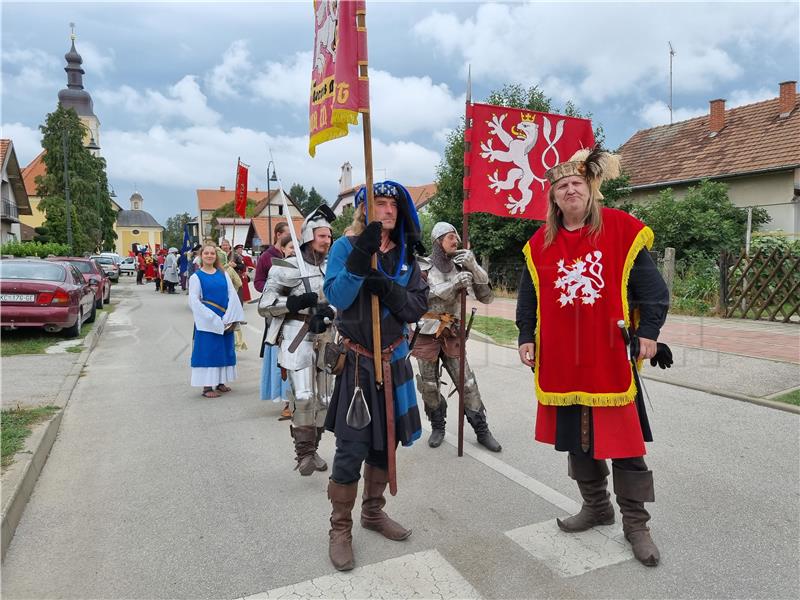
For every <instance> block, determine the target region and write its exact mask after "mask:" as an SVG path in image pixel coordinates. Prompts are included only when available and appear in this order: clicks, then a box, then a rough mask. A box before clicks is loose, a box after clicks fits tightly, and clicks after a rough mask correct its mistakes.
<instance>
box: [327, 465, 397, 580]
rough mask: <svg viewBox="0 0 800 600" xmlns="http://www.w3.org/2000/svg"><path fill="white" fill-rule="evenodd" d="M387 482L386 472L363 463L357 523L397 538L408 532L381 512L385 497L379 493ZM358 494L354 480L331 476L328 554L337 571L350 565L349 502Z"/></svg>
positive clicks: (352, 503) (350, 566)
mask: <svg viewBox="0 0 800 600" xmlns="http://www.w3.org/2000/svg"><path fill="white" fill-rule="evenodd" d="M388 483H389V476H388V473H387V472H386V471H384V470H382V469H377V468H375V467H372V466H370V465H364V495H363V497H362V503H361V526H362V527H364V528H365V529H371V530H373V531H377V532H378V533H380V534H381V535H383V536H384V537H386V538H388V539H390V540H393V541H401V540H404V539H406V538H407V537H408V536H410V535H411V530H410V529H406V528H405V527H403V526H402V525H400V524H399V523H397V522H395V521H393V520H392V519H390V518H389V516H388V515H387V514H386V513H385V512H383V507H384V506H385V505H386V498H385V497H384V495H383V493H384V491H385V490H386V485H387V484H388ZM357 494H358V482H357V481H354V482H353V483H348V484H341V483H336V482H335V481H333V480H332V479H331V480H329V482H328V498H329V499H330V501H331V530H330V532H329V533H328V536H329V537H330V541H329V544H328V556H329V557H330V559H331V562H332V563H333V566H334V567H336V568H337V569H338V570H339V571H349V570H350V569H352V568H353V535H352V530H353V519H352V511H353V505H354V504H355V502H356V495H357Z"/></svg>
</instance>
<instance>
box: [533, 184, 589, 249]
mask: <svg viewBox="0 0 800 600" xmlns="http://www.w3.org/2000/svg"><path fill="white" fill-rule="evenodd" d="M589 189H590V191H589V203H588V204H587V206H586V215H585V216H584V218H583V223H584V225H588V226H589V236H590V237H592V238H593V239H596V238H597V236H598V235H600V231H601V230H602V229H603V212H602V210H601V208H602V207H601V206H600V201H599V200H596V199H595V194H594V190H593V189H592V187H591V186H589ZM547 198H548V202H547V219H546V220H545V223H544V247H545V248H547V247H548V246H549V245H550V244H552V243H553V241H555V239H556V235H557V234H558V228H559V227H561V226H562V225H563V220H564V219H563V215H562V214H561V209H560V208H558V204H556V193H555V189H554V188H553V186H551V187H550V192H549V193H548V194H547Z"/></svg>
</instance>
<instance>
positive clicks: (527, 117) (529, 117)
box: [520, 113, 536, 122]
mask: <svg viewBox="0 0 800 600" xmlns="http://www.w3.org/2000/svg"><path fill="white" fill-rule="evenodd" d="M520 120H521V121H531V122H533V121H535V120H536V115H535V114H533V113H522V118H521V119H520Z"/></svg>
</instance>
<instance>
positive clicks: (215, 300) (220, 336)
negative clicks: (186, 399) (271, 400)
mask: <svg viewBox="0 0 800 600" xmlns="http://www.w3.org/2000/svg"><path fill="white" fill-rule="evenodd" d="M200 260H201V265H200V268H199V269H198V270H197V271H195V273H194V274H193V275H192V276H191V277H190V278H189V307H190V308H191V309H192V314H193V315H194V340H193V343H192V363H191V365H192V379H191V385H192V386H194V387H202V388H203V396H204V397H206V398H218V397H219V396H220V394H221V393H225V392H229V391H230V390H231V388H230V387H228V386H227V385H226V384H227V383H228V382H229V381H233V380H234V379H236V351H235V350H234V347H233V326H234V325H235V324H236V323H237V322H238V321H244V311H243V310H242V304H241V302H239V296H238V295H237V293H236V289H235V288H234V287H233V282H231V279H230V277H228V275H227V273H225V270H224V269H223V267H222V264H220V261H219V258H218V256H217V247H216V246H215V245H214V244H204V245H203V247H202V248H201V250H200Z"/></svg>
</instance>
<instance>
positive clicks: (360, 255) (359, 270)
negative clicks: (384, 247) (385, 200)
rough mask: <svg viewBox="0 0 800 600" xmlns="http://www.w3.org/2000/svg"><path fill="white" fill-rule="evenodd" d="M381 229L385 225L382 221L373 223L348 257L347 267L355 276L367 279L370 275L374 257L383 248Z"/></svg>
mask: <svg viewBox="0 0 800 600" xmlns="http://www.w3.org/2000/svg"><path fill="white" fill-rule="evenodd" d="M381 229H383V225H382V224H381V222H380V221H373V222H372V223H370V224H369V225H367V228H366V229H365V230H364V232H363V233H362V234H361V235H360V236H358V239H357V240H356V243H355V246H353V251H352V252H351V253H350V255H349V256H348V257H347V263H345V266H346V267H347V270H348V271H350V272H351V273H352V274H353V275H359V276H361V277H365V276H366V275H367V273H369V268H370V261H371V260H372V255H373V254H375V253H376V252H377V251H378V248H380V247H381Z"/></svg>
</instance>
